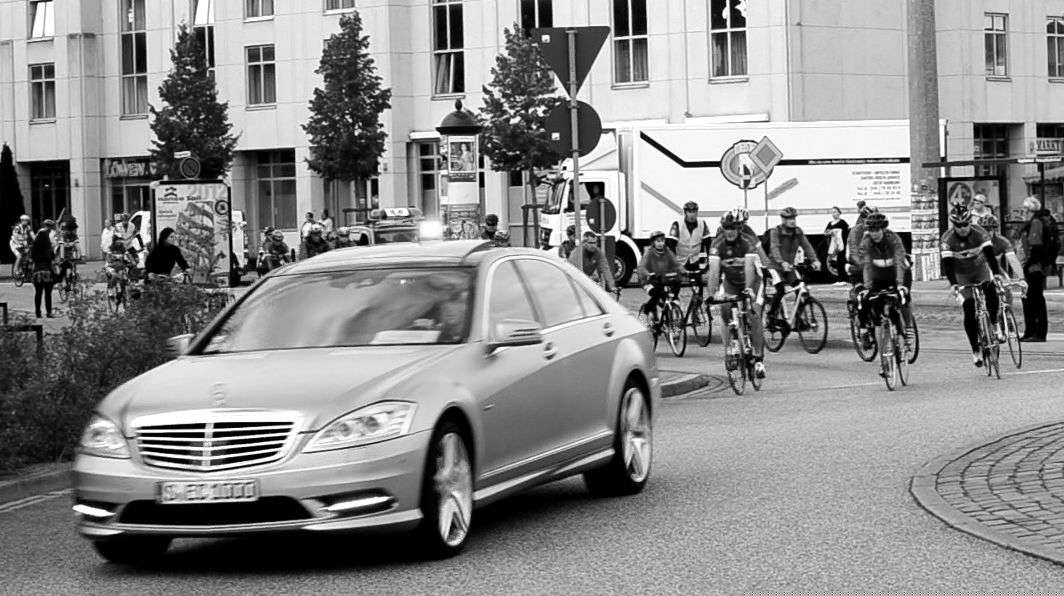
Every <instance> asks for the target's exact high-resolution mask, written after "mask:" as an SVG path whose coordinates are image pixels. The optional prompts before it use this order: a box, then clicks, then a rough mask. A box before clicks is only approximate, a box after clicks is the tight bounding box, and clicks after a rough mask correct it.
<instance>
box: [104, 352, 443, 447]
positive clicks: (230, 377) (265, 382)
mask: <svg viewBox="0 0 1064 596" xmlns="http://www.w3.org/2000/svg"><path fill="white" fill-rule="evenodd" d="M462 347H463V346H455V345H442V346H437V345H434V346H394V347H391V346H372V347H364V348H314V349H296V350H274V351H265V352H248V353H239V354H215V355H210V356H189V357H185V358H179V359H177V360H174V361H171V362H169V363H167V364H164V365H162V366H159V367H157V368H155V369H153V370H151V371H148V372H147V373H145V374H143V375H141V376H139V377H137V378H136V379H134V380H132V381H130V382H129V383H127V384H125V385H123V386H122V387H120V388H119V389H117V390H115V392H114V393H113V394H112V395H111V396H110V397H109V398H108V399H107V400H106V401H105V403H104V404H103V407H102V408H101V411H103V413H104V414H105V415H106V414H108V413H109V412H110V413H113V414H114V415H115V417H116V418H117V419H118V420H121V421H122V422H123V426H124V427H125V428H126V430H127V432H130V425H131V423H132V422H133V421H134V420H136V419H137V418H139V417H141V416H147V415H151V414H162V413H167V412H177V411H183V410H201V409H212V408H232V409H268V410H291V411H296V412H299V413H300V418H301V422H300V426H301V429H302V430H315V429H317V428H319V427H320V426H321V425H322V424H324V423H326V422H329V421H330V420H332V419H333V418H335V417H337V416H339V415H341V414H344V413H347V412H349V411H351V410H353V409H356V408H358V407H361V406H363V405H368V404H370V403H373V402H374V401H378V400H379V399H381V398H383V397H388V398H405V399H410V398H412V397H414V396H411V395H390V394H389V395H385V394H386V393H388V390H389V389H390V388H392V387H395V386H396V385H397V384H399V383H401V382H403V381H409V380H411V378H412V377H414V376H415V375H417V374H419V373H420V372H422V371H425V370H427V368H428V366H429V365H431V364H432V363H434V362H436V361H438V360H440V359H442V358H444V357H446V356H447V355H448V354H452V353H454V352H455V351H457V350H459V349H461V348H462Z"/></svg>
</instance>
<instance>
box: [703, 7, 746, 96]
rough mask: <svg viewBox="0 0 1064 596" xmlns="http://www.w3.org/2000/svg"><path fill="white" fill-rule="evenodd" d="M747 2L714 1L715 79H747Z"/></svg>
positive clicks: (712, 59) (712, 43) (711, 10)
mask: <svg viewBox="0 0 1064 596" xmlns="http://www.w3.org/2000/svg"><path fill="white" fill-rule="evenodd" d="M746 8H747V4H746V0H710V2H709V16H710V19H709V28H710V44H709V47H710V53H711V55H710V68H711V71H710V72H712V73H713V74H712V75H711V76H712V77H714V78H718V77H745V76H746V75H747V69H746Z"/></svg>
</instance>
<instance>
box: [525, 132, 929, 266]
mask: <svg viewBox="0 0 1064 596" xmlns="http://www.w3.org/2000/svg"><path fill="white" fill-rule="evenodd" d="M764 139H767V141H766V142H763V140H764ZM769 146H774V147H775V148H776V149H775V150H773V149H772V148H770V147H769ZM773 162H776V163H774V164H773ZM766 172H768V173H769V175H768V177H767V180H766V179H765V176H764V175H765V173H766ZM726 173H727V174H728V175H729V176H730V177H731V178H732V179H733V180H735V183H733V182H731V181H729V179H728V178H726V176H725V174H726ZM744 183H745V184H746V185H748V186H753V185H754V184H757V183H759V184H757V186H756V187H754V188H750V189H749V190H747V191H746V192H745V193H744V191H743V189H742V188H741V187H740V186H737V185H736V184H739V185H742V184H744ZM571 185H572V171H571V164H570V162H569V161H568V160H567V161H566V163H565V164H563V167H562V170H561V173H560V174H559V175H558V176H555V177H554V181H553V183H552V188H551V189H550V192H549V195H548V198H547V201H546V204H545V205H544V206H543V207H542V209H541V211H540V218H539V225H540V228H541V232H540V234H541V238H540V242H541V244H542V245H543V246H545V247H547V248H550V247H555V246H558V245H559V244H560V243H561V242H562V240H564V239H565V229H566V228H567V227H568V226H569V225H571V224H572V223H573V214H572V200H571V199H568V200H565V201H564V202H565V203H567V204H568V207H567V208H566V210H565V212H563V211H562V203H563V199H567V198H568V197H570V195H571ZM580 186H581V189H580V196H581V204H582V205H583V206H586V205H587V203H588V202H589V199H590V197H591V196H605V197H606V198H607V199H609V200H610V201H611V202H612V203H613V204H614V206H615V207H616V210H617V223H616V225H614V227H613V228H612V229H611V230H609V231H608V232H607V235H609V236H612V237H613V238H614V239H615V246H616V249H615V255H614V276H615V278H616V279H617V281H618V283H621V284H624V283H627V282H628V280H629V278H630V277H631V275H632V272H633V271H634V270H635V266H636V264H637V263H638V261H639V256H640V255H641V254H642V250H643V248H644V247H645V246H646V245H647V244H648V243H649V237H650V234H651V233H652V232H653V231H655V230H661V231H664V232H666V233H667V232H668V230H669V227H670V226H671V225H672V222H674V221H677V220H679V219H681V218H682V217H683V214H682V208H683V204H684V203H686V202H687V201H695V202H696V203H698V205H699V217H700V218H703V219H705V220H706V221H707V223H708V224H709V227H710V230H711V231H713V232H715V231H716V229H717V226H718V225H719V220H720V217H721V216H722V215H723V214H724V213H726V212H728V211H729V210H731V209H733V208H735V207H743V206H745V207H746V208H747V209H748V210H749V212H750V225H751V227H753V228H754V230H755V231H756V232H757V233H758V234H762V233H763V232H764V231H765V229H767V227H772V226H775V225H776V224H777V223H779V218H778V217H777V216H776V213H777V212H778V211H779V210H780V209H782V208H784V207H794V208H796V209H797V210H798V214H799V215H798V225H799V226H801V227H802V228H803V230H804V231H805V232H806V234H807V235H808V236H809V237H810V241H811V242H812V244H813V246H814V247H822V248H818V250H819V251H820V252H825V251H826V243H824V242H823V231H824V227H825V226H826V225H827V223H828V221H829V220H830V212H831V208H832V207H833V206H838V207H839V208H840V209H841V210H842V213H843V219H846V220H847V221H848V222H849V223H850V224H851V225H852V224H853V222H854V220H855V219H856V215H857V208H856V203H857V201H859V200H864V201H867V202H868V204H870V205H873V206H875V207H878V208H879V210H880V211H882V212H884V213H886V214H887V216H888V217H889V218H890V227H891V229H892V230H894V231H896V232H899V233H900V234H901V235H902V238H903V240H904V241H905V242H906V243H907V245H908V243H909V242H910V241H911V239H910V234H909V233H910V232H911V219H910V205H911V202H910V201H911V199H910V190H911V185H910V181H909V123H908V121H907V120H878V121H839V122H764V123H738V124H710V125H697V126H693V125H671V126H658V127H646V128H635V127H633V128H625V129H622V128H617V129H611V130H606V131H605V132H604V133H603V136H602V139H601V140H600V142H599V144H598V146H597V147H596V148H595V150H594V151H593V152H592V153H591V154H589V155H588V156H586V157H584V158H581V160H580ZM581 226H582V229H584V230H586V229H587V227H586V213H582V217H581ZM820 257H821V258H823V255H820Z"/></svg>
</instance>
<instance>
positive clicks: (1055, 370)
mask: <svg viewBox="0 0 1064 596" xmlns="http://www.w3.org/2000/svg"><path fill="white" fill-rule="evenodd" d="M1046 373H1049V374H1052V373H1064V368H1049V369H1046V370H1024V371H1020V372H1007V373H1003V376H1007V377H1018V376H1020V375H1041V374H1046Z"/></svg>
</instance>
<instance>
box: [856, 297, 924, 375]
mask: <svg viewBox="0 0 1064 596" xmlns="http://www.w3.org/2000/svg"><path fill="white" fill-rule="evenodd" d="M846 316H847V318H848V319H849V322H850V339H851V340H852V341H853V347H854V350H856V351H857V356H858V357H859V358H860V359H861V360H863V361H865V362H872V361H873V360H875V359H876V356H878V355H879V342H878V341H877V340H876V324H875V321H873V320H872V319H868V320H866V321H863V322H862V321H861V317H860V312H859V308H858V305H857V301H856V300H854V299H853V298H849V299H847V301H846ZM905 331H906V333H908V334H909V345H910V353H909V359H908V363H909V364H915V363H916V358H917V357H918V356H919V355H920V328H919V326H917V324H916V317H913V316H910V317H909V319H908V320H907V321H905Z"/></svg>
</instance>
